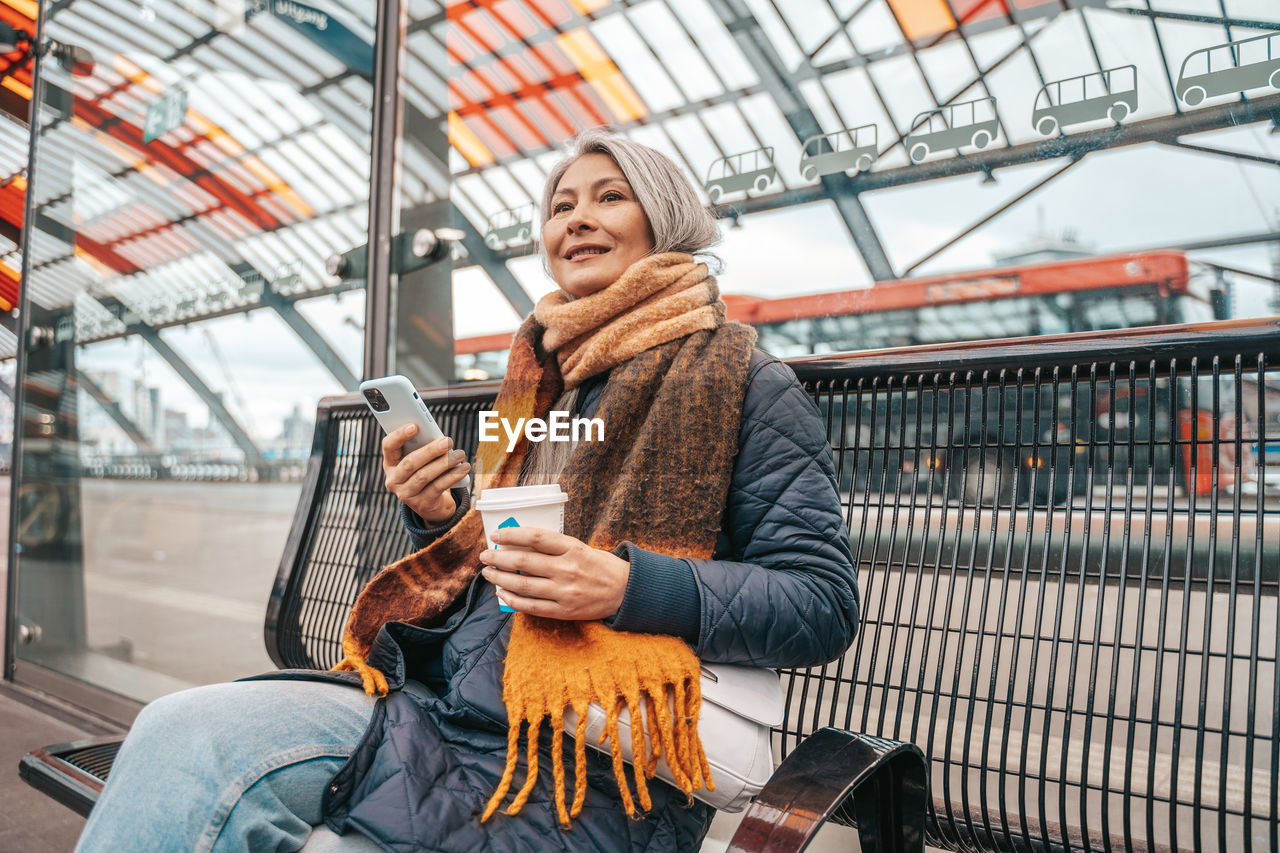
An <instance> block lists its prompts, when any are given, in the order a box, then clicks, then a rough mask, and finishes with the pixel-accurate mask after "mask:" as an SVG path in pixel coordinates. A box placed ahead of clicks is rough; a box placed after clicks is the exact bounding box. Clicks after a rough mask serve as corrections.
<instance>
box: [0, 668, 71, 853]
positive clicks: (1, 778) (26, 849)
mask: <svg viewBox="0 0 1280 853" xmlns="http://www.w3.org/2000/svg"><path fill="white" fill-rule="evenodd" d="M88 736H89V733H88V732H86V731H84V730H83V729H79V728H77V727H76V726H74V725H72V724H70V723H65V722H62V721H61V720H58V719H56V718H54V717H52V716H50V715H49V714H46V713H44V712H43V711H40V710H38V709H36V708H32V707H31V706H29V705H26V704H24V703H22V702H19V701H18V700H16V699H14V698H13V697H12V696H10V695H7V694H6V693H4V692H0V803H4V808H0V853H70V851H71V850H72V849H73V848H74V847H75V846H76V839H77V838H79V837H80V830H81V828H82V827H83V826H84V818H82V817H80V815H78V814H76V813H75V812H73V811H71V809H69V808H67V807H66V806H62V805H59V804H58V803H56V802H54V801H53V800H52V799H50V798H49V797H46V796H45V795H44V794H42V793H40V792H39V791H37V790H36V789H34V788H32V787H30V786H29V785H27V784H26V783H25V782H23V781H22V780H21V779H19V778H18V761H19V760H20V759H21V758H22V756H23V755H25V754H26V753H27V752H29V751H31V749H32V748H33V747H37V746H46V745H48V744H52V743H62V742H64V741H69V740H76V739H78V738H83V737H88Z"/></svg>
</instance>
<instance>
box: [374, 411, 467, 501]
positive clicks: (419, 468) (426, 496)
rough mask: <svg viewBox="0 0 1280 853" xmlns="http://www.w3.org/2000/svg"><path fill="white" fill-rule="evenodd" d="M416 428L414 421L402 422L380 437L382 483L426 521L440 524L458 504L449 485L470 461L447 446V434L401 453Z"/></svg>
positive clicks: (455, 482) (449, 441)
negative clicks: (399, 425)
mask: <svg viewBox="0 0 1280 853" xmlns="http://www.w3.org/2000/svg"><path fill="white" fill-rule="evenodd" d="M417 431H418V427H417V426H415V425H414V424H405V425H404V426H402V427H400V428H399V429H397V430H393V431H391V432H389V433H387V435H386V437H385V438H383V439H382V473H383V474H384V475H385V477H386V479H385V480H384V481H383V483H384V485H385V486H386V487H387V491H389V492H391V493H392V494H393V495H395V496H396V497H398V498H399V499H400V501H401V503H403V504H404V505H405V506H407V507H409V509H411V510H413V511H414V512H416V513H417V514H418V517H419V518H421V519H422V520H423V521H425V522H426V523H427V524H430V525H438V524H444V523H445V522H446V521H448V520H449V519H450V518H452V517H453V513H454V511H455V510H456V509H457V508H458V504H457V501H455V500H454V499H453V495H451V494H450V493H449V489H451V488H453V487H454V486H456V485H458V483H459V482H461V481H462V478H463V477H465V476H467V472H469V471H470V470H471V465H470V464H469V463H467V462H466V461H464V460H465V459H466V458H467V455H466V454H465V453H463V452H462V451H461V450H452V449H451V448H452V447H453V439H451V438H449V437H448V436H445V437H444V438H440V439H437V440H435V441H433V442H431V443H430V444H428V445H427V446H426V447H419V448H418V449H417V450H415V451H413V452H412V453H409V454H405V453H404V443H405V442H406V441H408V440H409V439H410V438H412V437H413V435H414V434H415V433H416V432H417ZM459 463H461V464H459Z"/></svg>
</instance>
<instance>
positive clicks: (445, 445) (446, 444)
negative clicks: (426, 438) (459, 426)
mask: <svg viewBox="0 0 1280 853" xmlns="http://www.w3.org/2000/svg"><path fill="white" fill-rule="evenodd" d="M436 447H438V448H439V449H441V450H448V449H449V448H450V447H453V439H452V438H449V436H447V435H446V436H445V437H444V438H442V439H440V440H439V441H437V442H436Z"/></svg>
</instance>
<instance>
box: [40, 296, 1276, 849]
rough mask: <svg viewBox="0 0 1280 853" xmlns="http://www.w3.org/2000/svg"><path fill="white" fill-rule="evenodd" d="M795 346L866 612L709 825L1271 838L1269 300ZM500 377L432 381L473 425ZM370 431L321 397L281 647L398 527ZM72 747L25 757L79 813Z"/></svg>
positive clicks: (1142, 840) (313, 651)
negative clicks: (1107, 329) (890, 342)
mask: <svg viewBox="0 0 1280 853" xmlns="http://www.w3.org/2000/svg"><path fill="white" fill-rule="evenodd" d="M789 363H790V364H791V365H792V367H793V368H794V369H795V370H796V372H797V375H799V376H800V378H801V380H802V381H803V382H804V383H805V386H806V388H807V389H808V390H809V391H810V393H811V394H812V396H813V398H814V400H815V403H816V404H817V406H818V409H819V411H820V412H821V413H822V415H823V417H824V418H825V421H826V424H827V428H828V435H829V437H830V440H831V443H832V446H833V449H834V451H835V454H836V464H837V471H838V473H839V477H840V481H841V484H842V500H843V501H844V506H845V510H846V514H847V515H846V517H847V520H848V522H849V527H850V530H851V531H852V541H853V550H854V556H855V560H856V561H857V565H858V570H859V584H860V588H861V591H862V596H863V623H862V627H861V630H860V632H859V635H858V638H857V639H856V641H855V643H854V645H853V646H852V647H851V648H850V649H849V650H848V651H847V652H846V653H845V654H844V655H843V656H842V657H841V658H840V659H839V660H837V661H835V662H832V663H831V664H828V665H826V666H822V667H814V668H811V669H806V670H796V671H790V672H786V673H784V675H785V676H786V677H787V679H788V693H787V695H788V705H787V717H786V721H785V723H784V724H783V726H781V727H780V728H779V729H778V730H777V731H776V732H775V744H776V747H777V750H778V754H779V757H780V758H784V759H785V760H784V761H783V762H782V763H781V764H780V766H779V767H778V770H777V772H776V774H775V776H774V778H773V780H771V782H770V784H769V786H768V787H766V789H765V791H764V792H763V793H762V794H761V796H760V797H759V798H758V799H757V801H756V803H755V804H753V806H752V807H751V808H750V809H749V810H748V812H747V814H746V816H745V818H744V820H743V823H742V825H741V826H740V828H739V830H738V833H737V835H735V836H734V839H733V841H732V842H731V845H730V849H742V850H749V849H766V848H767V849H771V850H774V849H776V850H782V849H801V848H802V847H803V846H804V845H805V844H807V843H808V841H809V840H810V839H811V838H812V836H813V835H814V833H816V832H817V831H818V829H819V828H821V826H822V825H823V824H824V823H825V822H826V821H828V820H832V821H835V822H838V823H844V824H850V825H856V826H857V827H858V829H859V833H860V834H861V836H862V840H863V844H864V846H865V845H878V846H874V847H871V846H867V847H866V849H868V850H869V849H877V850H878V849H882V848H887V849H891V850H892V849H907V848H916V849H918V848H919V846H920V844H921V831H922V830H923V833H924V840H927V842H928V843H929V844H931V845H936V846H938V847H943V848H946V849H952V850H970V849H984V850H1018V851H1024V850H1025V851H1031V850H1036V851H1042V850H1052V851H1058V850H1107V851H1111V850H1132V851H1147V850H1150V851H1156V850H1206V851H1221V853H1225V851H1235V850H1250V849H1267V850H1277V849H1280V838H1278V837H1277V832H1278V827H1280V808H1278V806H1277V795H1278V791H1277V783H1276V780H1277V778H1280V740H1278V729H1280V668H1278V667H1277V657H1278V656H1280V655H1278V654H1277V652H1278V648H1277V646H1278V644H1280V638H1278V634H1277V615H1278V614H1277V598H1278V592H1280V584H1278V578H1280V494H1277V493H1276V491H1280V490H1275V491H1273V487H1272V486H1271V485H1270V484H1269V481H1268V479H1267V471H1268V470H1269V468H1268V466H1267V464H1266V458H1267V454H1268V452H1270V453H1271V454H1272V456H1273V457H1274V455H1275V454H1276V452H1277V451H1280V376H1278V375H1277V370H1276V368H1277V365H1280V322H1277V321H1274V320H1271V321H1259V322H1252V323H1244V322H1237V323H1229V324H1213V325H1212V326H1206V327H1180V328H1173V327H1171V328H1167V329H1157V330H1151V329H1147V330H1130V331H1122V332H1114V333H1106V334H1091V335H1083V336H1082V335H1075V336H1065V337H1062V338H1056V339H1046V338H1038V339H1034V340H1026V341H1016V340H1015V341H1007V342H999V343H996V344H991V343H982V344H963V345H950V346H944V347H933V348H927V349H926V348H920V349H912V350H894V351H885V352H882V353H862V354H856V355H850V356H822V357H812V358H803V359H795V360H792V361H790V362H789ZM494 390H495V388H494V386H492V385H484V386H475V387H470V388H464V389H455V390H453V391H452V392H449V393H445V392H438V393H435V394H429V395H427V396H426V399H427V400H428V403H429V404H430V405H431V407H432V409H433V411H435V412H436V413H437V417H438V418H440V420H441V423H442V425H443V426H444V428H445V429H446V430H447V431H449V432H450V433H451V434H453V435H454V436H455V438H456V440H457V442H458V445H459V446H461V447H464V448H474V446H475V440H476V432H475V430H476V424H475V412H476V411H477V410H479V409H480V408H483V407H484V406H485V405H487V404H488V401H489V400H490V399H491V396H492V394H493V392H494ZM378 440H379V434H378V432H377V429H376V426H375V425H374V423H373V421H372V419H371V418H370V417H368V415H367V414H366V412H365V409H364V407H363V404H362V403H361V402H360V401H359V399H358V398H356V397H354V396H348V397H342V398H330V399H328V400H325V401H323V402H322V404H321V407H320V413H319V417H318V418H317V426H316V440H315V445H314V448H313V455H312V460H311V465H310V467H309V469H308V475H307V481H306V485H305V488H304V495H306V496H307V498H305V499H304V500H303V501H302V503H301V504H300V505H299V507H298V512H297V516H296V518H295V521H294V525H293V528H292V531H291V533H290V536H289V540H288V545H287V548H286V553H285V555H284V558H283V560H282V563H281V569H280V572H279V575H278V577H277V580H276V585H275V589H274V590H273V593H272V597H271V603H270V607H269V612H268V615H267V624H266V638H267V647H268V649H269V651H270V653H271V655H272V658H273V660H274V661H275V662H276V663H277V664H278V665H280V666H286V667H327V666H330V665H332V664H333V663H334V662H336V660H337V659H338V657H339V654H340V653H339V651H338V637H339V634H340V632H341V629H342V626H343V621H344V619H345V616H346V613H347V609H348V608H349V606H350V604H351V602H352V601H353V600H354V598H355V595H356V593H357V591H358V590H359V588H360V587H361V585H362V584H363V583H364V582H365V581H367V580H368V577H369V575H370V574H371V573H372V571H374V569H375V568H376V567H378V566H380V565H383V564H385V563H387V562H389V561H390V560H392V559H394V558H396V557H398V556H400V552H401V551H402V550H403V547H404V544H403V543H404V538H403V533H402V531H401V528H400V526H399V521H398V519H397V517H396V506H395V501H394V499H393V498H391V496H390V495H387V494H386V493H385V492H384V491H383V489H382V486H381V479H382V477H381V472H380V468H379V464H378V449H377V443H378ZM1275 467H1276V460H1274V458H1273V460H1272V463H1271V469H1272V470H1274V468H1275ZM854 732H857V733H858V734H854ZM905 744H918V745H919V747H920V748H921V749H923V751H924V754H925V755H926V756H928V758H927V778H926V776H925V773H926V766H925V765H923V764H922V763H921V762H922V759H921V758H920V757H919V754H918V753H916V752H915V751H914V747H909V746H906V745H905ZM88 748H89V749H93V750H96V752H94V753H92V754H91V756H90V757H87V758H83V759H82V758H81V757H79V755H80V753H78V752H77V750H76V749H70V750H66V751H59V750H55V749H53V748H50V749H47V750H45V751H38V752H36V753H32V754H31V755H29V756H28V757H27V758H26V759H24V762H23V774H24V777H25V778H28V779H29V780H30V781H32V783H33V784H36V785H37V786H38V787H41V788H42V789H44V790H47V791H50V792H51V793H52V794H53V795H54V796H56V797H58V798H59V799H60V800H62V801H63V802H66V803H68V804H69V805H72V806H73V807H76V808H79V809H80V810H81V811H82V812H85V811H87V810H88V807H89V806H90V805H91V803H92V799H93V793H92V792H93V790H94V783H93V782H92V781H90V777H91V776H92V773H93V772H95V771H94V765H95V763H96V762H100V761H101V752H102V750H103V745H102V744H94V745H91V746H89V747H88ZM64 762H71V763H72V764H74V765H76V766H66V765H65V764H64ZM98 789H100V785H99V786H98ZM851 794H852V795H851ZM921 810H923V811H925V816H924V819H923V826H922V827H921V826H920V825H919V824H918V823H917V822H916V821H915V820H913V819H912V818H911V815H913V814H917V815H918V814H919V812H920V811H921ZM880 835H883V837H882V838H881V837H879V836H880Z"/></svg>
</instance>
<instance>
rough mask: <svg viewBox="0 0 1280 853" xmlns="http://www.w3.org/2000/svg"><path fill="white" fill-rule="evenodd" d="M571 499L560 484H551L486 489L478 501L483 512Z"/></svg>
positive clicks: (478, 506)
mask: <svg viewBox="0 0 1280 853" xmlns="http://www.w3.org/2000/svg"><path fill="white" fill-rule="evenodd" d="M567 500H569V496H568V495H567V494H565V492H564V490H563V489H561V488H560V486H559V484H557V483H552V484H551V485H549V486H511V487H509V488H505V489H485V490H484V492H483V494H481V495H480V500H478V501H476V509H478V510H480V511H481V512H483V511H486V510H495V509H519V508H521V507H527V506H542V505H544V504H558V503H564V502H565V501H567Z"/></svg>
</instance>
